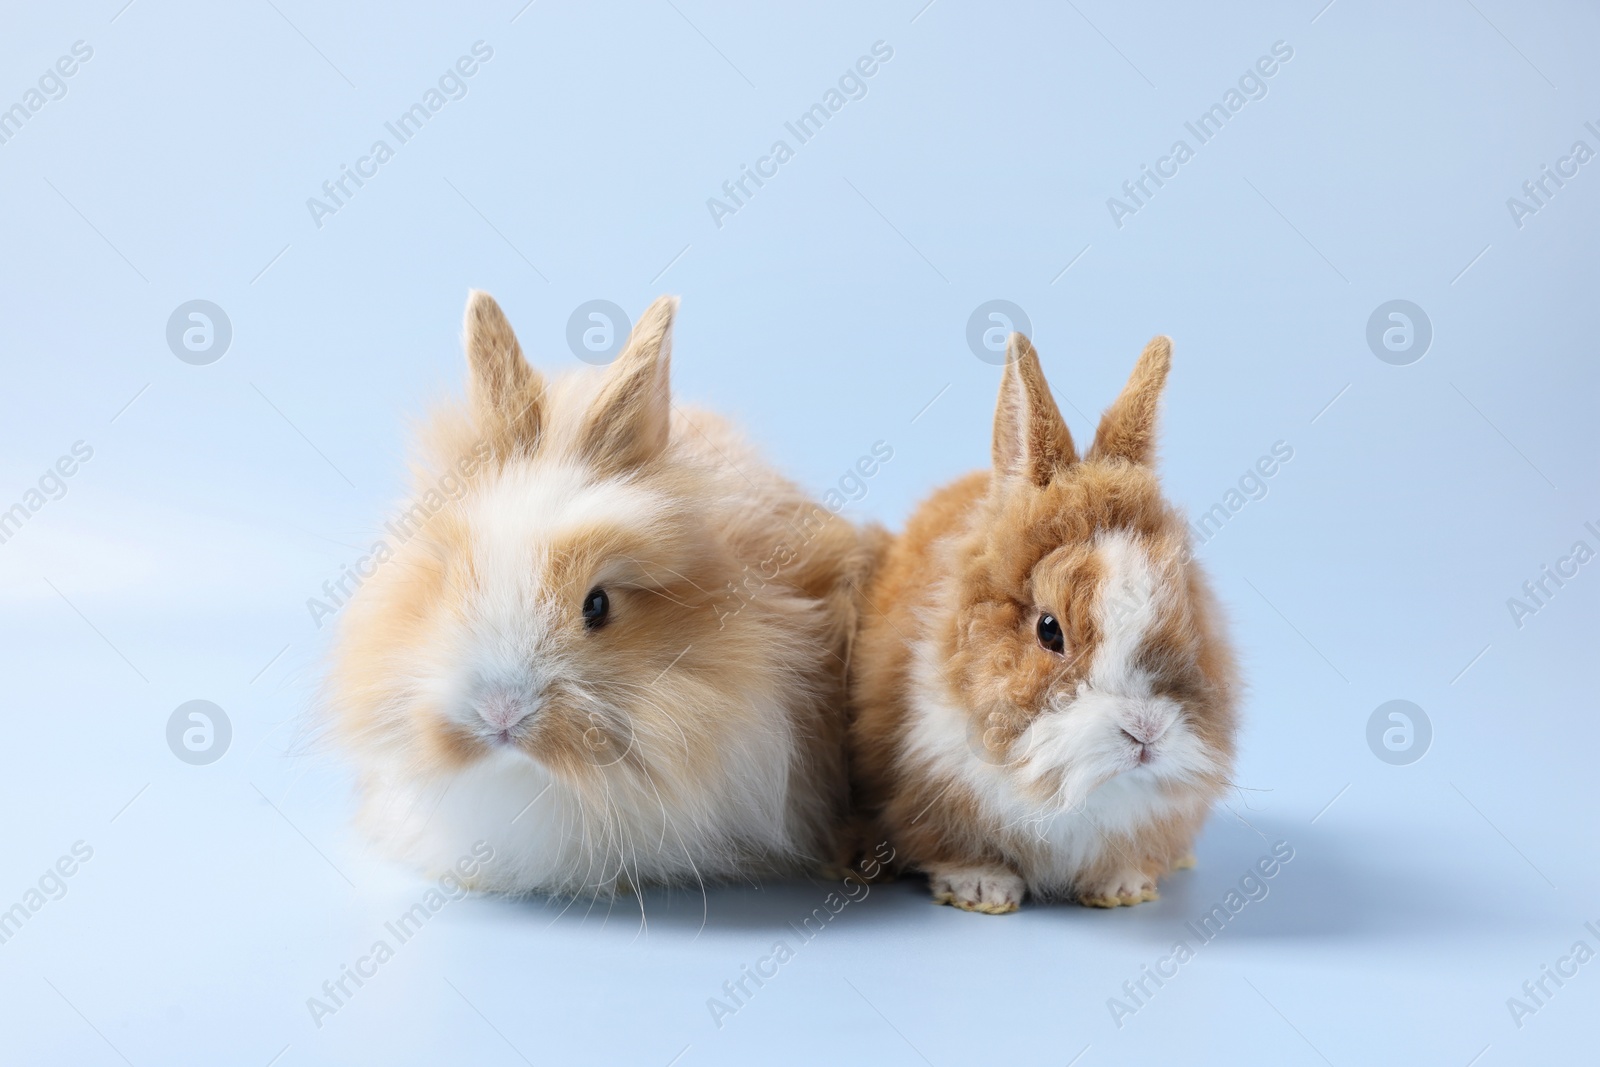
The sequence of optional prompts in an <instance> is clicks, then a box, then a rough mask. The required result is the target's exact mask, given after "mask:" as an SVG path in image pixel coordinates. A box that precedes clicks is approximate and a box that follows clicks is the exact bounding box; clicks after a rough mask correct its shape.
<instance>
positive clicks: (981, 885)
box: [928, 867, 1027, 915]
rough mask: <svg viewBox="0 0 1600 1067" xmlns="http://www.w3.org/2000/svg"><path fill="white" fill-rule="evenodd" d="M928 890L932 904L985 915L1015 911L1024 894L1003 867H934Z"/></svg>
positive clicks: (1020, 885)
mask: <svg viewBox="0 0 1600 1067" xmlns="http://www.w3.org/2000/svg"><path fill="white" fill-rule="evenodd" d="M928 887H929V888H930V889H932V890H933V902H934V903H935V904H949V905H950V906H951V907H954V908H960V909H961V910H962V911H979V912H982V913H983V914H985V915H1006V914H1008V913H1010V912H1013V911H1016V910H1017V908H1018V907H1019V906H1021V904H1022V898H1023V896H1024V895H1026V893H1027V887H1026V886H1025V885H1024V884H1023V882H1022V879H1021V878H1020V877H1018V876H1017V875H1016V874H1015V873H1014V872H1012V871H1008V870H1006V868H1004V867H933V868H931V869H930V870H929V871H928Z"/></svg>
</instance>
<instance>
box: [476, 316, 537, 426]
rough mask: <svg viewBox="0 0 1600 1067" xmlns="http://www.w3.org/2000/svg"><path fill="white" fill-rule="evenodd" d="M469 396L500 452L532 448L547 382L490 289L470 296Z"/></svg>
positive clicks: (481, 423)
mask: <svg viewBox="0 0 1600 1067" xmlns="http://www.w3.org/2000/svg"><path fill="white" fill-rule="evenodd" d="M465 333H466V349H467V398H468V400H469V402H470V403H471V405H472V419H473V422H474V423H475V424H476V425H477V428H478V432H479V433H481V434H483V435H484V436H485V437H487V438H489V439H490V440H491V441H492V442H493V443H494V444H495V446H496V447H495V451H497V452H506V451H516V450H519V449H531V448H532V447H533V446H534V444H535V442H537V441H538V439H539V426H540V423H541V422H542V421H543V417H544V380H543V379H541V378H540V377H539V373H538V371H536V370H534V369H533V368H532V367H530V366H528V361H527V360H526V359H524V358H523V356H522V346H521V345H519V344H517V335H516V334H515V333H513V332H512V330H511V323H510V322H508V321H506V315H505V312H503V311H501V310H500V305H499V304H497V303H495V301H494V297H492V296H490V295H489V294H488V293H483V292H479V291H478V290H476V289H474V290H473V291H472V292H471V293H470V294H469V295H468V296H467V321H466V327H465Z"/></svg>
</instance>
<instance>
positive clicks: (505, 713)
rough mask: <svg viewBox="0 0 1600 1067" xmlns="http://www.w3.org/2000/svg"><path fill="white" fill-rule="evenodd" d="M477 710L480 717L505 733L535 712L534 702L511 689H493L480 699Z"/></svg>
mask: <svg viewBox="0 0 1600 1067" xmlns="http://www.w3.org/2000/svg"><path fill="white" fill-rule="evenodd" d="M477 710H478V717H479V718H481V719H482V720H483V721H484V722H486V723H488V724H489V726H491V727H492V728H494V729H495V730H498V731H500V732H502V733H504V732H505V731H507V730H510V729H511V728H512V727H514V726H516V725H517V723H519V722H521V721H522V720H523V719H526V718H527V717H528V716H529V715H530V714H531V713H532V712H533V704H532V702H531V701H529V700H527V699H526V698H525V697H523V696H521V695H520V694H518V693H513V692H511V691H510V690H506V689H491V690H490V691H489V692H487V693H485V694H484V695H483V696H482V697H481V698H480V699H479V700H478V705H477Z"/></svg>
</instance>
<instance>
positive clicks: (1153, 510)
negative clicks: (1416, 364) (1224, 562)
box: [851, 335, 1236, 912]
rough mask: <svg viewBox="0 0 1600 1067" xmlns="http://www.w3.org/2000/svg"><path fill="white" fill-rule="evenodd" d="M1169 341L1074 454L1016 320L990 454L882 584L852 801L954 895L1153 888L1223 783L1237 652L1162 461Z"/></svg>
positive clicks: (1150, 350)
mask: <svg viewBox="0 0 1600 1067" xmlns="http://www.w3.org/2000/svg"><path fill="white" fill-rule="evenodd" d="M1170 353H1171V346H1170V343H1169V342H1168V341H1167V339H1166V338H1157V339H1156V340H1154V341H1152V342H1151V344H1150V345H1149V346H1148V347H1147V348H1146V349H1145V351H1144V354H1143V355H1142V356H1141V357H1140V359H1139V362H1138V365H1137V366H1136V368H1135V370H1134V372H1133V375H1132V377H1131V378H1130V380H1129V383H1128V385H1127V387H1126V388H1125V389H1124V390H1123V393H1122V395H1121V396H1120V397H1119V398H1118V400H1117V401H1116V403H1115V404H1113V405H1112V406H1111V408H1110V409H1108V410H1107V412H1106V414H1105V417H1104V418H1103V419H1102V421H1101V424H1100V428H1099V431H1098V433H1097V434H1096V438H1095V441H1094V443H1093V445H1092V446H1091V448H1090V449H1089V451H1088V453H1087V456H1086V458H1084V459H1083V460H1079V458H1078V455H1077V452H1076V450H1075V449H1074V447H1073V444H1072V439H1071V435H1070V433H1069V432H1068V430H1067V427H1066V424H1065V423H1064V422H1063V421H1062V419H1061V416H1060V413H1059V412H1058V411H1057V409H1056V406H1055V403H1054V401H1053V400H1052V399H1051V397H1050V392H1049V387H1048V385H1047V384H1046V383H1045V380H1044V375H1043V371H1042V370H1041V369H1040V366H1039V360H1038V356H1037V354H1036V353H1035V352H1034V351H1033V348H1032V346H1031V345H1030V344H1029V343H1028V342H1027V340H1026V339H1025V338H1023V337H1021V336H1020V335H1013V337H1012V347H1011V350H1010V361H1009V362H1008V364H1007V366H1006V370H1005V378H1004V382H1003V384H1002V386H1001V393H1000V399H999V402H998V404H997V405H996V413H995V436H994V468H993V470H992V472H986V473H977V474H973V475H969V476H968V477H966V478H963V479H962V480H960V481H958V482H956V483H955V484H953V485H951V486H948V487H946V488H944V489H942V490H940V491H939V492H937V493H935V494H934V496H933V497H932V498H931V499H930V500H928V502H927V503H925V504H924V505H922V507H921V508H920V509H919V510H918V511H917V512H916V514H915V515H914V516H913V517H912V519H911V521H910V523H909V524H908V526H907V528H906V530H905V532H904V534H902V535H901V536H900V537H899V538H897V539H896V540H895V542H894V544H893V545H892V547H891V548H890V549H889V550H888V553H887V556H886V558H885V560H884V563H883V566H882V567H881V569H879V571H878V572H877V575H876V577H875V579H874V581H873V583H872V584H871V586H870V587H869V591H868V594H867V598H866V600H867V602H866V605H865V607H864V615H863V622H862V630H861V635H860V638H859V641H858V646H857V654H856V660H855V663H854V665H853V668H852V672H853V676H852V700H853V704H854V706H855V720H854V723H853V726H852V733H851V741H852V760H853V773H854V776H855V779H856V785H857V792H858V797H859V804H860V807H861V810H862V811H863V812H864V814H865V816H866V817H867V818H869V819H872V820H876V822H877V823H878V824H879V826H880V827H881V830H880V832H881V833H882V834H884V835H886V836H887V837H888V838H889V839H890V840H891V841H892V842H893V843H894V845H895V848H896V849H897V852H898V855H899V856H900V857H901V859H902V860H903V861H904V862H905V863H906V864H907V865H909V866H911V867H915V868H918V869H921V870H922V871H924V872H926V873H928V875H929V877H930V881H931V883H932V888H933V892H934V894H935V897H936V899H938V900H940V901H941V902H944V903H951V904H955V905H957V906H960V907H963V908H968V909H970V910H977V911H987V912H1006V911H1011V910H1014V909H1015V908H1016V907H1017V906H1018V904H1020V902H1021V900H1022V899H1023V895H1024V893H1032V894H1033V895H1035V896H1039V897H1046V898H1048V897H1071V898H1075V899H1077V900H1079V901H1081V902H1083V903H1087V904H1097V905H1103V906H1109V905H1114V904H1132V903H1137V902H1139V901H1140V900H1148V899H1152V898H1153V897H1154V896H1155V882H1156V879H1157V878H1158V877H1159V876H1160V875H1162V874H1165V873H1166V872H1167V871H1168V870H1170V869H1171V868H1172V867H1173V866H1174V865H1177V864H1181V863H1182V862H1184V860H1185V859H1186V858H1187V857H1188V855H1189V850H1190V848H1191V845H1192V842H1193V839H1194V836H1195V834H1196V832H1197V830H1198V828H1199V826H1200V824H1201V823H1202V822H1203V820H1204V818H1205V816H1206V814H1207V812H1208V810H1209V808H1210V806H1211V804H1212V803H1213V802H1214V800H1215V799H1216V797H1217V796H1218V795H1219V794H1220V793H1221V792H1222V790H1223V789H1224V788H1225V787H1226V785H1227V783H1228V780H1229V776H1230V774H1231V768H1232V761H1233V751H1234V748H1233V735H1234V730H1235V708H1234V702H1235V688H1236V687H1235V676H1234V667H1233V661H1232V658H1231V655H1230V653H1229V650H1228V647H1227V644H1226V641H1225V639H1224V637H1223V634H1222V629H1221V624H1220V616H1219V613H1218V610H1217V607H1216V605H1215V603H1214V601H1213V599H1212V597H1211V594H1210V592H1209V591H1208V589H1207V586H1206V583H1205V580H1204V577H1203V575H1202V574H1201V572H1200V567H1199V565H1198V564H1197V563H1196V562H1195V561H1194V560H1193V559H1192V558H1191V555H1190V552H1189V543H1188V535H1187V527H1186V524H1185V523H1184V522H1183V519H1182V517H1181V516H1180V515H1179V514H1178V513H1177V512H1176V511H1175V510H1174V509H1173V508H1171V507H1170V506H1168V505H1167V504H1166V502H1165V501H1164V500H1163V499H1162V497H1161V491H1160V485H1159V483H1158V481H1157V479H1156V475H1155V472H1154V470H1153V468H1152V466H1151V464H1152V463H1153V450H1154V433H1155V418H1156V410H1157V406H1158V400H1159V395H1160V391H1161V389H1162V386H1163V384H1164V382H1165V380H1166V375H1167V368H1168V365H1169V363H1170ZM1044 614H1051V615H1053V616H1055V617H1056V618H1057V619H1059V621H1060V627H1061V629H1062V631H1063V636H1064V648H1063V649H1062V651H1060V652H1056V651H1052V650H1050V649H1047V648H1045V647H1042V644H1041V639H1040V638H1039V636H1038V633H1037V627H1038V624H1039V619H1040V617H1041V615H1044Z"/></svg>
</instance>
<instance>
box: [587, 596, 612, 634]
mask: <svg viewBox="0 0 1600 1067" xmlns="http://www.w3.org/2000/svg"><path fill="white" fill-rule="evenodd" d="M610 610H611V598H610V597H608V596H606V591H605V590H604V589H600V588H598V587H596V588H594V589H591V590H589V595H588V596H586V597H584V598H583V625H584V626H586V627H588V628H589V629H591V630H598V629H599V628H600V627H602V626H604V625H605V624H606V614H607V613H608V612H609V611H610Z"/></svg>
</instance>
